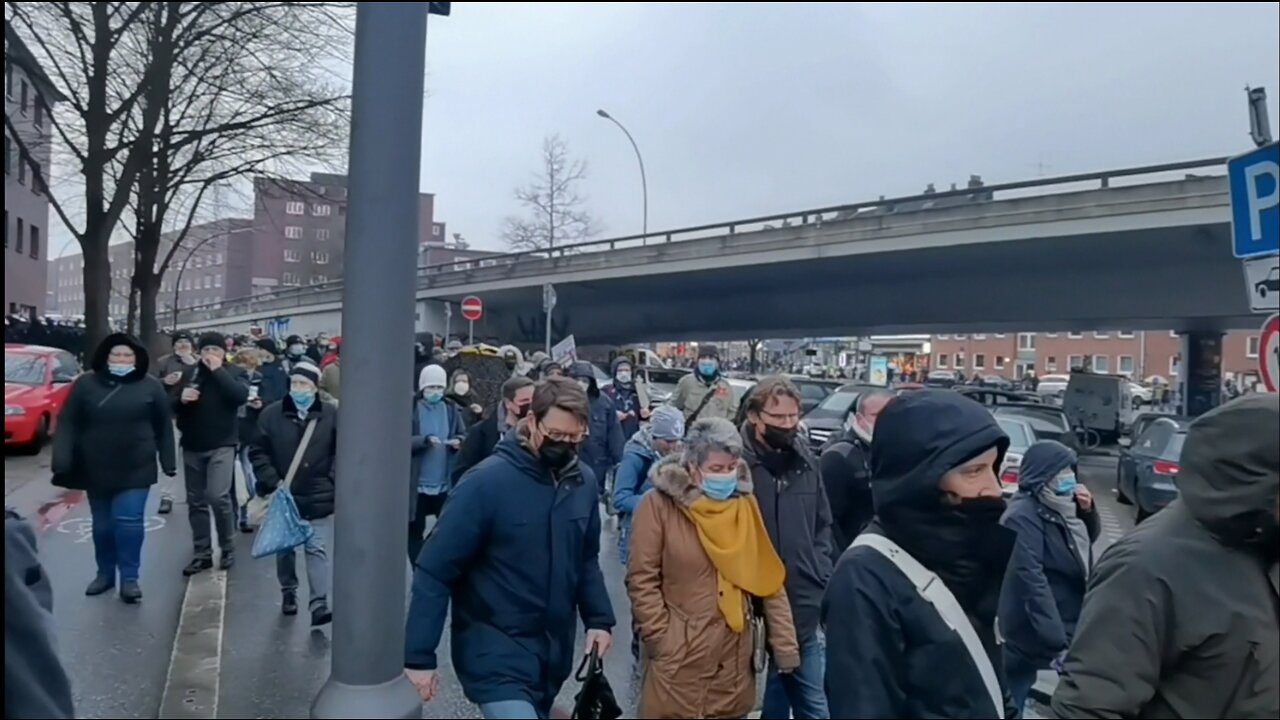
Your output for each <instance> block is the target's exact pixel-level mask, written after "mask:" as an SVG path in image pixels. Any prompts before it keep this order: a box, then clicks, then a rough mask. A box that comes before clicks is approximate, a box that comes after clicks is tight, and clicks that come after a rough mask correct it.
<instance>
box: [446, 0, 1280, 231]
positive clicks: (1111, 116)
mask: <svg viewBox="0 0 1280 720" xmlns="http://www.w3.org/2000/svg"><path fill="white" fill-rule="evenodd" d="M427 56H428V69H429V77H428V87H429V91H430V97H429V99H428V101H427V114H426V127H425V143H424V148H425V149H424V157H423V172H422V177H423V181H422V185H423V189H424V190H428V191H431V192H435V193H436V194H437V205H436V216H437V219H439V220H444V221H446V222H448V223H449V230H450V232H460V233H462V234H463V235H464V236H465V237H466V238H467V239H468V240H470V241H471V242H472V243H473V244H475V245H478V246H481V247H485V248H494V249H498V248H501V247H502V243H501V241H500V239H499V233H500V230H501V224H502V219H503V218H504V217H505V216H507V215H509V214H512V213H514V212H517V210H518V208H517V205H516V203H515V201H514V200H513V199H512V189H513V188H514V187H515V186H516V185H518V184H521V183H523V182H525V181H527V180H528V179H529V178H530V176H531V175H532V173H533V171H534V170H535V168H536V167H537V164H538V151H539V147H540V144H541V139H542V137H543V136H544V135H546V134H548V133H552V132H559V133H560V134H561V135H562V136H563V137H564V138H565V139H566V140H567V141H568V142H569V144H570V148H571V149H572V150H573V152H574V154H575V155H576V156H578V157H581V158H584V159H586V160H587V161H588V163H589V165H590V170H591V174H590V177H589V179H588V181H587V182H586V183H585V185H584V187H583V190H584V192H585V193H586V194H587V195H588V196H589V198H590V208H591V210H592V211H593V212H594V213H595V214H596V216H597V217H598V218H599V219H600V220H601V221H602V222H603V224H604V225H605V226H606V232H605V233H604V236H605V237H608V236H612V235H623V234H630V233H634V232H639V230H640V225H641V218H640V215H641V213H640V185H639V176H638V171H637V168H636V164H635V158H634V156H633V154H632V151H631V148H630V146H629V145H628V144H627V141H626V138H625V137H623V135H622V133H621V132H619V131H618V129H617V128H616V127H614V126H613V125H612V124H610V123H608V122H606V121H604V120H601V119H600V118H598V117H596V115H595V110H596V109H597V108H598V107H604V108H606V109H608V110H609V111H610V112H611V113H613V114H614V115H615V116H616V117H618V118H619V119H620V120H621V121H622V122H623V123H625V124H626V125H627V127H628V128H629V129H630V130H631V132H632V134H634V135H635V137H636V141H637V142H638V143H639V144H640V147H641V150H642V151H643V152H644V155H645V162H646V165H647V169H648V173H649V192H650V201H649V207H650V210H649V226H650V228H651V229H655V230H656V229H663V228H670V227H679V226H684V225H692V224H699V223H703V222H713V221H718V220H728V219H732V218H736V217H745V216H749V215H759V214H765V213H769V212H774V211H779V212H781V211H788V210H797V209H802V208H807V207H817V206H823V205H833V204H839V203H842V202H856V201H859V200H867V199H872V198H875V197H876V196H879V195H881V194H887V195H896V194H908V193H913V192H917V191H919V190H921V189H923V187H924V186H925V184H926V183H928V182H935V183H937V184H938V186H939V187H945V186H946V185H947V184H949V183H951V182H962V181H964V180H965V179H967V177H968V175H969V174H970V173H978V174H981V175H982V176H983V177H984V179H986V180H987V181H988V182H1000V181H1010V180H1019V179H1025V178H1028V177H1035V176H1037V175H1041V174H1065V173H1071V172H1083V171H1089V170H1102V169H1107V168H1113V167H1121V166H1127V165H1137V164H1147V163H1158V162H1166V161H1175V160H1186V159H1193V158H1199V157H1207V156H1212V155H1219V154H1222V155H1225V154H1234V153H1237V152H1241V151H1244V150H1246V149H1248V148H1249V147H1250V143H1249V137H1248V117H1247V114H1246V112H1245V96H1244V93H1243V88H1244V86H1245V85H1247V84H1248V85H1255V86H1256V85H1264V86H1266V87H1267V89H1268V91H1269V92H1270V94H1271V117H1272V119H1273V125H1274V124H1275V120H1276V119H1277V118H1280V112H1277V109H1276V99H1277V98H1278V97H1280V70H1278V62H1277V59H1278V58H1280V12H1278V11H1277V4H1276V3H1239V4H1221V3H1218V4H1212V5H1209V4H1196V5H1183V4H1179V3H1160V4H1144V5H1140V4H1128V3H1115V4H1080V5H1067V4H1056V5H1055V4H1048V5H1041V4H1022V5H1015V4H1003V5H994V4H993V5H984V4H972V3H964V4H955V5H926V4H909V5H897V4H885V5H872V4H863V3H858V4H836V3H823V4H819V3H812V4H810V3H799V4H797V3H789V4H769V3H704V4H691V3H684V4H678V5H677V4H666V3H644V4H641V3H607V4H606V3H600V4H596V3H465V2H464V3H455V5H454V15H453V17H450V18H432V24H431V26H430V31H429V36H428V51H427Z"/></svg>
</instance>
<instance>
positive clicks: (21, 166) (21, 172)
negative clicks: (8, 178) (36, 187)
mask: <svg viewBox="0 0 1280 720" xmlns="http://www.w3.org/2000/svg"><path fill="white" fill-rule="evenodd" d="M27 164H28V161H27V154H26V153H24V152H19V153H18V184H19V185H26V184H27Z"/></svg>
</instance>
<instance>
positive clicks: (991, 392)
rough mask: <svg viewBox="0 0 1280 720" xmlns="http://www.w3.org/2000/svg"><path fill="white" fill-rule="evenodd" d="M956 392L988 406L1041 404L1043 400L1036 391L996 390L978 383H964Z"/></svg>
mask: <svg viewBox="0 0 1280 720" xmlns="http://www.w3.org/2000/svg"><path fill="white" fill-rule="evenodd" d="M956 392H958V393H960V394H962V395H964V396H965V397H967V398H971V399H973V400H977V401H978V402H980V403H982V404H983V405H986V406H988V407H991V406H993V405H1008V404H1009V403H1024V404H1025V403H1036V404H1039V403H1041V402H1042V400H1041V398H1040V396H1039V395H1037V394H1036V393H1031V392H1022V391H1018V390H995V389H992V388H986V387H979V386H977V385H963V386H961V387H958V388H956Z"/></svg>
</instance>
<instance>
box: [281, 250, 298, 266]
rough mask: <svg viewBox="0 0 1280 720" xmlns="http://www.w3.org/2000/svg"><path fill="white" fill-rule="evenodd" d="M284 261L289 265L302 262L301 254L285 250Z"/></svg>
mask: <svg viewBox="0 0 1280 720" xmlns="http://www.w3.org/2000/svg"><path fill="white" fill-rule="evenodd" d="M284 261H285V262H289V263H296V262H302V253H301V252H299V251H297V250H293V249H290V248H286V249H285V251H284Z"/></svg>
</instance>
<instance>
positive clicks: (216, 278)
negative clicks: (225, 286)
mask: <svg viewBox="0 0 1280 720" xmlns="http://www.w3.org/2000/svg"><path fill="white" fill-rule="evenodd" d="M213 286H214V287H216V288H220V287H222V276H221V275H214V276H213Z"/></svg>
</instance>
